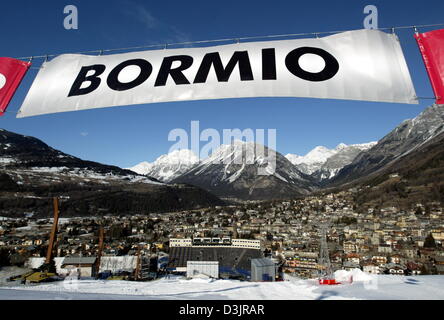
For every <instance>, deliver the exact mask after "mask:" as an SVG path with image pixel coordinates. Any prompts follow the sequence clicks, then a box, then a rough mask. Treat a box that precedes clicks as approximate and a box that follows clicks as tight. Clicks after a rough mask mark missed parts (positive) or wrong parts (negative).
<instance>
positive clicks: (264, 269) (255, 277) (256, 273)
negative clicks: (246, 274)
mask: <svg viewBox="0 0 444 320" xmlns="http://www.w3.org/2000/svg"><path fill="white" fill-rule="evenodd" d="M275 280H276V264H275V263H274V261H273V260H271V259H266V258H261V259H252V260H251V281H275Z"/></svg>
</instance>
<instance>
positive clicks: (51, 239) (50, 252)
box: [45, 197, 59, 264]
mask: <svg viewBox="0 0 444 320" xmlns="http://www.w3.org/2000/svg"><path fill="white" fill-rule="evenodd" d="M53 207H54V221H53V223H52V229H51V234H50V236H49V244H48V251H47V252H46V260H45V263H46V264H50V263H51V260H52V255H53V249H54V242H55V238H56V235H57V225H58V223H59V198H57V197H54V198H53Z"/></svg>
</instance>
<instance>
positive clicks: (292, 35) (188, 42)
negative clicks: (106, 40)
mask: <svg viewBox="0 0 444 320" xmlns="http://www.w3.org/2000/svg"><path fill="white" fill-rule="evenodd" d="M440 26H444V23H436V24H423V25H410V26H399V27H387V28H378V29H375V30H380V31H385V30H390V31H392V32H393V31H395V30H397V29H413V30H417V29H418V28H430V27H440ZM356 30H361V29H355V30H337V31H322V32H304V33H288V34H276V35H265V36H252V37H236V38H226V39H213V40H197V41H186V42H175V43H162V44H150V45H142V46H134V47H126V48H111V49H98V50H89V51H82V52H75V53H71V54H94V53H95V54H98V55H101V54H103V53H105V52H115V51H130V50H139V49H154V48H162V49H167V48H168V47H171V46H188V45H195V44H205V43H220V42H231V41H233V42H235V43H240V42H241V41H248V40H258V39H274V38H289V37H300V36H315V37H317V36H318V35H321V34H334V33H341V32H347V31H356ZM60 54H62V53H59V54H45V55H38V56H28V57H19V58H16V59H21V60H33V59H46V60H47V59H48V58H50V57H56V56H58V55H60ZM65 54H68V53H65Z"/></svg>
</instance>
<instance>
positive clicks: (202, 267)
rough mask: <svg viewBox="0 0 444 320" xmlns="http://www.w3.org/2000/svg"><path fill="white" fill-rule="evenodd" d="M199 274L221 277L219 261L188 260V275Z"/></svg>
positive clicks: (190, 276) (189, 276)
mask: <svg viewBox="0 0 444 320" xmlns="http://www.w3.org/2000/svg"><path fill="white" fill-rule="evenodd" d="M197 275H205V276H208V277H211V278H216V279H217V278H219V261H187V277H188V278H193V277H195V276H197Z"/></svg>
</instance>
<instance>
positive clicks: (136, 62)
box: [106, 59, 153, 91]
mask: <svg viewBox="0 0 444 320" xmlns="http://www.w3.org/2000/svg"><path fill="white" fill-rule="evenodd" d="M128 66H138V67H139V68H140V73H139V75H138V76H137V78H136V79H134V80H132V81H130V82H126V83H122V82H120V81H119V74H120V72H121V71H122V70H123V69H125V68H126V67H128ZM152 71H153V66H152V65H151V63H149V62H148V61H146V60H143V59H133V60H128V61H125V62H122V63H121V64H119V65H118V66H117V67H115V68H114V69H113V70H112V71H111V72H110V74H109V76H108V79H107V81H106V83H107V84H108V86H109V87H110V88H111V89H113V90H116V91H124V90H129V89H132V88H134V87H137V86H138V85H141V84H142V83H144V82H145V81H146V79H148V78H149V76H150V75H151V72H152Z"/></svg>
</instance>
